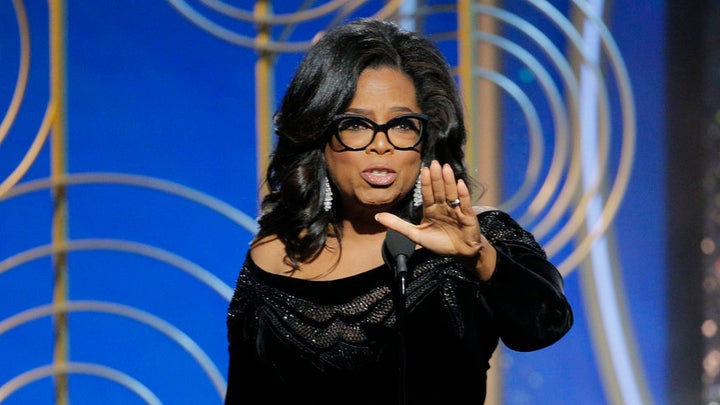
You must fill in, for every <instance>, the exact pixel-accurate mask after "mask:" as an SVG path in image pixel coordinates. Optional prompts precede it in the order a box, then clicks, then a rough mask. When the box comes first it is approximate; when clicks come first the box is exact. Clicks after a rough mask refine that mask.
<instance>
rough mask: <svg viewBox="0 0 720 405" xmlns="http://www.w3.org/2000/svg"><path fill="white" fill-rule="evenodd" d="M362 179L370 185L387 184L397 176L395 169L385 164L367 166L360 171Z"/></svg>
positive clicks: (381, 185)
mask: <svg viewBox="0 0 720 405" xmlns="http://www.w3.org/2000/svg"><path fill="white" fill-rule="evenodd" d="M360 175H361V176H362V178H363V179H365V181H366V182H368V183H369V184H370V185H372V186H380V187H383V186H389V185H390V184H392V183H393V182H395V179H396V178H397V171H395V169H393V168H392V167H389V166H385V165H372V166H368V167H366V168H365V169H363V171H362V172H361V173H360Z"/></svg>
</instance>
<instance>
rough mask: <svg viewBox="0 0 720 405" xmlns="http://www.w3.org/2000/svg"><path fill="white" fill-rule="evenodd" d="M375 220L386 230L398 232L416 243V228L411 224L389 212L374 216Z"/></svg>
mask: <svg viewBox="0 0 720 405" xmlns="http://www.w3.org/2000/svg"><path fill="white" fill-rule="evenodd" d="M375 220H376V221H378V222H379V223H381V224H382V225H384V226H385V227H386V228H388V229H393V230H395V231H398V232H400V233H401V234H403V235H405V236H407V237H408V238H409V239H410V240H411V241H413V242H415V243H417V236H418V235H417V227H416V226H415V225H413V224H412V223H410V222H408V221H405V220H404V219H402V218H400V217H398V216H397V215H394V214H391V213H389V212H381V213H378V214H375Z"/></svg>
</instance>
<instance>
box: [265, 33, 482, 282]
mask: <svg viewBox="0 0 720 405" xmlns="http://www.w3.org/2000/svg"><path fill="white" fill-rule="evenodd" d="M381 66H388V67H392V68H395V69H398V70H400V71H402V72H404V73H405V74H407V75H408V76H409V77H410V78H411V79H412V81H413V83H414V84H415V89H416V92H417V99H418V103H419V106H420V108H421V110H422V112H423V113H424V114H427V115H428V117H429V121H428V125H427V128H426V130H425V134H424V139H423V146H422V160H423V164H424V165H427V164H429V162H430V161H432V160H433V159H436V160H438V161H439V162H440V163H441V164H442V163H448V164H450V166H451V167H452V168H453V170H454V172H455V176H456V177H457V178H459V179H463V180H464V181H466V182H467V181H468V174H467V171H466V168H465V163H464V157H465V156H464V151H463V146H464V144H465V125H464V122H463V116H462V105H461V102H460V98H459V96H458V92H457V86H456V84H455V80H454V78H453V76H452V74H451V72H450V68H449V66H448V64H447V61H446V60H445V58H444V57H443V55H442V53H441V52H440V50H439V49H438V48H437V47H436V46H435V45H434V44H433V43H432V42H431V41H430V40H428V39H427V38H424V37H423V36H421V35H419V34H417V33H414V32H409V31H406V30H404V29H402V28H400V27H399V26H398V25H396V24H394V23H392V22H390V21H382V20H374V19H360V20H356V21H353V22H350V23H348V24H345V25H342V26H339V27H336V28H333V29H331V30H329V31H327V32H326V33H325V34H324V35H323V36H322V37H321V38H320V40H319V41H318V42H317V43H316V44H315V45H314V46H313V47H312V48H311V49H310V50H309V51H308V53H307V54H306V55H305V57H304V59H303V61H302V63H301V64H300V66H299V68H298V70H297V72H296V73H295V76H294V77H293V79H292V81H291V83H290V85H289V87H288V90H287V92H286V93H285V96H284V98H283V100H282V104H281V106H280V109H279V111H277V113H276V114H275V126H276V130H275V132H276V135H277V136H278V140H277V144H276V146H275V150H274V152H273V153H272V156H271V158H270V163H269V165H268V169H267V174H266V183H267V186H268V188H269V193H268V194H267V195H266V196H265V197H264V199H263V201H262V216H261V217H260V219H259V224H260V231H259V233H258V235H257V238H256V239H255V241H256V243H257V241H259V240H261V239H262V238H263V237H266V236H269V235H276V236H277V237H278V238H279V239H280V240H281V241H282V242H283V243H284V244H285V252H286V254H287V257H286V261H287V263H288V264H289V265H291V266H292V268H293V269H297V268H298V267H299V264H300V263H302V262H306V261H308V260H311V259H313V258H314V257H316V256H317V255H318V254H319V252H320V251H321V249H322V248H323V246H324V245H325V241H326V238H327V237H328V236H335V237H338V238H339V237H340V232H341V228H340V218H341V213H340V212H339V211H340V210H341V209H342V208H338V207H336V206H334V207H333V209H332V210H331V211H327V212H326V211H324V210H323V199H324V187H323V179H325V178H326V173H327V167H326V162H325V157H324V154H323V149H324V147H325V144H326V143H327V141H328V139H329V136H330V135H329V133H328V132H329V131H328V126H329V124H330V122H331V120H332V118H333V117H334V116H335V115H336V114H339V113H342V112H343V111H344V110H345V108H346V107H347V106H348V105H349V104H350V101H351V100H352V98H353V95H354V93H355V89H356V86H357V82H358V77H359V76H360V73H362V72H363V71H364V70H365V69H367V68H377V67H381ZM410 194H412V193H410ZM411 197H412V196H411V195H410V196H409V198H406V199H405V201H404V202H403V203H402V204H401V208H400V209H399V211H398V212H396V214H398V215H400V216H403V217H405V218H409V219H410V220H412V221H414V222H415V223H417V222H419V220H420V219H421V216H422V212H421V210H420V209H417V208H415V207H413V206H412V203H411V199H412V198H411ZM335 205H337V204H335Z"/></svg>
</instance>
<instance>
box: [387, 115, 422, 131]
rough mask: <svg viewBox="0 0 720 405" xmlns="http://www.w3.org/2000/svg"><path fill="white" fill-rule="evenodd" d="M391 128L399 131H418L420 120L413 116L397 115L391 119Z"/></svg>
mask: <svg viewBox="0 0 720 405" xmlns="http://www.w3.org/2000/svg"><path fill="white" fill-rule="evenodd" d="M392 129H393V130H394V131H399V132H420V121H419V120H418V119H417V118H414V117H398V118H395V119H394V120H393V122H392Z"/></svg>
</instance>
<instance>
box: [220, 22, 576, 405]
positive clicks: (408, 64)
mask: <svg viewBox="0 0 720 405" xmlns="http://www.w3.org/2000/svg"><path fill="white" fill-rule="evenodd" d="M276 127H277V130H276V132H277V135H278V142H277V146H276V149H275V151H274V153H273V155H272V158H271V161H270V164H269V167H268V172H267V184H268V186H269V190H270V192H269V194H268V195H267V196H266V197H265V198H264V200H263V202H262V209H263V213H262V216H261V217H260V220H259V223H260V231H259V233H258V235H257V236H256V238H255V239H254V240H253V242H252V244H251V248H250V251H249V252H248V255H247V258H246V262H245V264H244V266H243V269H242V271H241V273H240V277H239V278H238V282H237V287H236V290H235V295H234V297H233V299H232V301H231V303H230V308H229V315H228V334H229V344H230V346H229V351H230V367H229V380H228V391H227V396H226V403H227V404H286V403H298V404H330V403H332V404H355V403H357V404H361V403H362V404H397V403H399V402H407V403H409V404H419V403H422V404H425V403H437V404H478V403H482V401H483V400H484V397H485V380H486V372H487V369H488V367H489V366H488V361H489V359H490V356H491V355H492V353H493V351H494V349H495V347H496V346H497V344H498V339H499V338H501V339H502V340H503V342H504V343H505V345H506V346H508V347H510V348H511V349H514V350H521V351H525V350H536V349H540V348H543V347H546V346H548V345H550V344H552V343H554V342H555V341H557V340H558V339H560V338H561V337H562V336H563V335H564V334H565V333H566V332H567V330H568V329H569V328H570V326H571V324H572V312H571V309H570V306H569V305H568V303H567V300H566V299H565V297H564V295H563V292H562V278H561V277H560V275H559V273H558V272H557V270H556V269H555V267H554V266H553V265H552V264H550V263H549V262H548V261H547V260H546V257H545V253H544V252H543V250H542V248H541V247H540V246H539V245H538V244H537V243H536V242H535V240H534V238H533V237H532V235H531V234H529V233H528V232H526V231H525V230H523V229H522V228H521V227H520V226H519V225H518V224H517V223H516V222H515V221H513V220H512V219H511V218H510V217H509V216H508V215H507V214H505V213H502V212H500V211H497V210H488V209H485V210H479V209H477V207H476V208H473V206H472V203H471V196H470V191H469V188H468V185H467V180H468V179H467V171H466V168H465V164H464V162H463V159H464V154H463V149H462V147H463V145H464V142H465V128H464V125H463V118H462V113H461V105H460V101H459V99H458V96H457V91H456V87H455V83H454V81H453V78H452V75H451V74H450V71H449V68H448V66H447V63H446V62H445V60H444V58H443V57H442V55H441V53H440V52H439V51H438V49H437V48H436V47H435V46H434V45H433V44H432V43H431V42H429V41H428V40H427V39H424V38H422V37H420V36H418V35H417V34H414V33H410V32H406V31H403V30H401V29H400V28H398V27H397V26H396V25H394V24H392V23H389V22H384V21H377V20H359V21H355V22H352V23H350V24H347V25H344V26H341V27H338V28H335V29H332V30H330V31H329V32H327V33H326V34H325V35H324V36H323V37H322V38H321V39H320V40H319V41H318V42H317V43H316V44H315V45H314V46H313V48H312V49H311V50H310V51H309V53H308V54H307V55H306V57H305V58H304V59H303V62H302V63H301V65H300V67H299V68H298V71H297V72H296V74H295V77H294V78H293V80H292V82H291V84H290V86H289V88H288V90H287V93H286V94H285V97H284V99H283V101H282V105H281V108H280V110H279V111H278V113H277V114H276ZM476 211H477V212H476ZM480 211H482V212H480ZM478 212H479V213H478ZM401 218H406V219H407V220H404V219H401ZM387 229H393V230H395V231H397V232H399V233H401V234H403V235H406V236H407V237H408V238H409V239H410V240H412V242H414V244H417V250H415V251H414V253H413V252H412V251H411V252H410V253H411V257H410V259H409V261H408V263H407V267H408V269H409V270H408V271H409V277H408V280H407V286H406V291H405V293H404V294H399V293H398V288H397V287H396V286H397V283H396V280H395V275H394V273H393V272H392V271H391V270H390V269H389V268H388V266H387V265H385V264H384V263H383V254H382V250H383V241H384V240H385V237H386V230H387ZM398 301H399V302H403V301H405V305H404V306H403V307H404V308H405V309H406V310H405V311H397V310H396V307H395V304H396V302H398ZM400 315H403V316H402V320H403V324H404V325H402V326H403V327H402V330H398V327H397V325H398V323H399V322H398V321H399V320H400V319H401V317H400ZM399 335H400V336H403V337H404V343H403V341H402V340H400V339H398V336H399Z"/></svg>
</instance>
